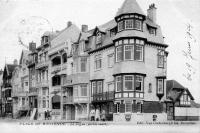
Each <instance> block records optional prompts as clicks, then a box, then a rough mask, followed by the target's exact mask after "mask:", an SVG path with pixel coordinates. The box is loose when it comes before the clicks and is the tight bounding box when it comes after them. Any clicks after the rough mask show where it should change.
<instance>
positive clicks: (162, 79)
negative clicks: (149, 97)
mask: <svg viewBox="0 0 200 133" xmlns="http://www.w3.org/2000/svg"><path fill="white" fill-rule="evenodd" d="M159 81H162V91H159ZM164 81H165V79H164V78H157V92H156V93H157V94H164V89H165V88H164V83H165V82H164Z"/></svg>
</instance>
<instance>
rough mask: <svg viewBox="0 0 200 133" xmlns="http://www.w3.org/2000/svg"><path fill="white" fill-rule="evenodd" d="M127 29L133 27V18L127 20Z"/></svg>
mask: <svg viewBox="0 0 200 133" xmlns="http://www.w3.org/2000/svg"><path fill="white" fill-rule="evenodd" d="M125 29H133V19H128V20H125Z"/></svg>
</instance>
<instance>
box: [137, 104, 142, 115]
mask: <svg viewBox="0 0 200 133" xmlns="http://www.w3.org/2000/svg"><path fill="white" fill-rule="evenodd" d="M137 112H139V113H141V112H142V104H141V103H140V102H138V103H137Z"/></svg>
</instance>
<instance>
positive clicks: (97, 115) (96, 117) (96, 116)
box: [95, 106, 100, 121]
mask: <svg viewBox="0 0 200 133" xmlns="http://www.w3.org/2000/svg"><path fill="white" fill-rule="evenodd" d="M95 120H96V121H99V120H100V110H99V106H97V109H96V111H95Z"/></svg>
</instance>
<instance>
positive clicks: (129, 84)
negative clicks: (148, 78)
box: [124, 75, 133, 91]
mask: <svg viewBox="0 0 200 133" xmlns="http://www.w3.org/2000/svg"><path fill="white" fill-rule="evenodd" d="M124 90H127V91H129V90H133V76H132V75H125V76H124Z"/></svg>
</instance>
